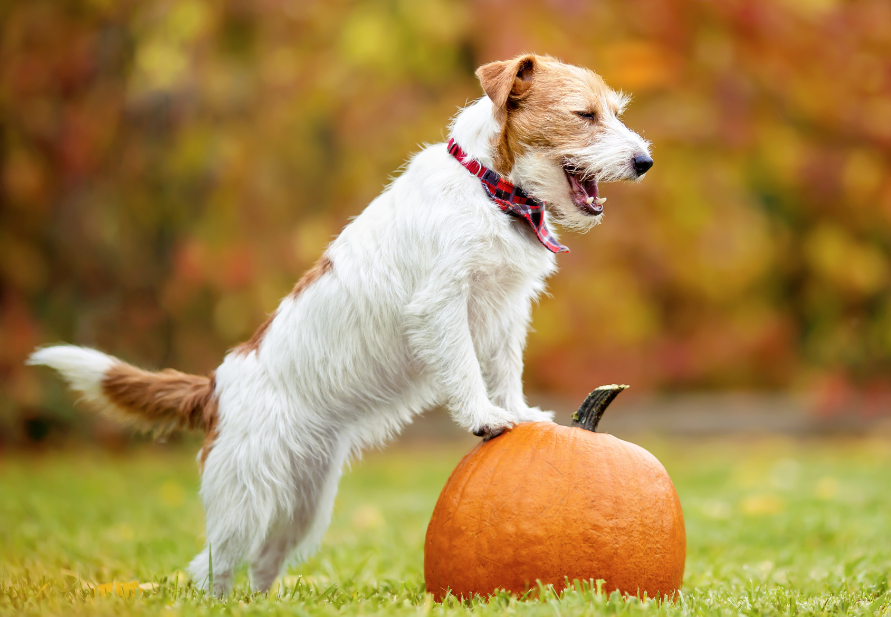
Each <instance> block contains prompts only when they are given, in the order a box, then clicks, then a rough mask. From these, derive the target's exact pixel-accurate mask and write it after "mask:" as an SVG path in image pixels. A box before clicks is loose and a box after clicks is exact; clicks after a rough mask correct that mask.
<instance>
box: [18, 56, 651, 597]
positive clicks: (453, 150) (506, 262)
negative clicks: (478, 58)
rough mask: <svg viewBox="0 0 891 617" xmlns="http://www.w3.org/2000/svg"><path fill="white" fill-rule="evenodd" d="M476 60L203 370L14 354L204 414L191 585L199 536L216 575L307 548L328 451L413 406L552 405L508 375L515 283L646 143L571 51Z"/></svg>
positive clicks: (616, 96)
mask: <svg viewBox="0 0 891 617" xmlns="http://www.w3.org/2000/svg"><path fill="white" fill-rule="evenodd" d="M477 76H478V77H479V79H480V82H481V83H482V87H483V90H484V91H485V93H486V96H484V97H483V98H481V99H479V100H478V101H476V102H475V103H473V104H471V105H469V106H468V107H466V108H465V109H463V110H462V111H461V112H460V113H459V114H458V115H457V116H456V117H455V119H454V121H453V122H452V125H451V131H450V137H451V141H450V142H449V145H448V146H447V145H446V144H435V145H432V146H429V147H427V148H425V149H424V150H422V151H421V152H420V153H418V154H417V155H416V156H414V157H413V158H412V160H411V163H410V164H409V165H408V167H407V168H406V170H405V173H403V174H402V175H401V176H400V177H399V178H398V179H396V180H395V181H394V182H393V183H392V184H391V185H390V186H389V187H387V189H386V190H384V192H383V193H381V195H380V196H379V197H377V198H376V199H375V200H374V201H372V202H371V204H369V206H368V207H367V208H366V209H365V210H364V212H362V214H360V215H359V216H358V217H356V219H355V220H354V221H352V222H351V223H350V224H349V225H348V226H347V227H346V228H345V229H344V230H343V232H342V233H341V234H340V236H339V237H338V238H337V239H336V240H334V241H333V242H332V243H331V245H330V246H329V247H328V249H327V250H326V251H325V253H324V255H322V257H321V259H320V260H319V262H318V263H317V264H316V265H315V267H313V268H312V269H311V270H310V271H309V272H307V274H306V275H305V276H304V277H303V278H302V279H301V280H300V282H298V283H297V285H296V287H295V288H294V290H293V291H292V292H291V294H290V295H288V296H287V297H286V298H285V299H284V300H282V302H281V304H280V305H279V307H278V309H277V310H276V311H275V313H274V314H273V315H272V316H271V317H270V318H269V320H268V321H267V322H266V323H265V324H263V325H262V326H261V327H260V329H259V330H257V333H256V334H255V335H254V336H253V338H252V339H251V340H250V341H248V342H247V343H244V344H242V345H240V346H238V347H236V348H234V349H232V350H231V351H230V352H229V353H228V354H227V355H226V357H225V359H224V360H223V363H222V364H221V365H220V366H219V368H218V369H217V370H216V372H215V373H214V374H212V375H210V376H208V377H198V376H193V375H186V374H184V373H179V372H177V371H173V370H165V371H161V372H147V371H143V370H140V369H138V368H135V367H133V366H131V365H129V364H126V363H124V362H122V361H121V360H118V359H116V358H113V357H110V356H107V355H105V354H103V353H101V352H99V351H95V350H92V349H86V348H83V347H75V346H68V345H63V346H56V347H46V348H43V349H39V350H37V351H35V352H34V354H33V355H32V356H31V358H30V360H29V362H30V363H31V364H41V365H46V366H50V367H52V368H54V369H56V370H58V371H59V372H60V373H61V374H62V375H63V376H64V378H65V379H66V380H67V381H68V382H69V383H70V385H71V387H72V389H74V390H76V391H78V392H81V393H82V394H83V396H84V398H85V399H86V400H87V401H88V402H89V403H92V404H93V405H94V406H98V407H99V408H101V409H102V410H105V411H107V412H109V413H111V414H112V415H114V416H115V417H117V418H120V419H123V420H125V421H130V422H133V423H134V424H137V425H141V426H145V427H153V428H155V429H159V430H172V429H182V428H192V429H203V430H204V431H205V434H206V438H205V442H204V447H203V448H202V450H201V453H200V456H199V460H200V464H201V468H202V484H201V498H202V500H203V502H204V507H205V510H206V515H207V544H206V548H205V549H204V551H203V552H202V553H201V554H199V555H198V556H197V557H196V558H195V559H194V561H193V562H192V564H191V566H190V572H191V574H192V576H193V578H194V580H195V582H196V584H199V585H202V586H204V587H207V586H208V585H209V582H210V581H209V579H210V576H209V571H208V565H209V560H208V556H209V555H208V551H210V550H211V547H212V551H213V554H212V558H213V561H212V563H213V587H214V590H215V591H216V592H218V593H224V592H226V591H227V590H228V589H229V588H230V586H231V584H232V572H233V569H234V568H235V567H236V566H237V565H238V564H239V563H240V562H242V561H243V560H245V559H247V560H249V562H250V574H251V580H252V583H253V585H254V587H255V588H256V589H260V590H265V589H267V588H268V587H269V586H270V585H271V584H272V582H273V581H274V579H275V578H276V576H277V575H278V574H279V573H280V572H281V570H282V567H283V564H284V563H285V561H286V559H287V558H288V557H289V556H293V557H294V558H295V559H296V560H302V559H305V558H306V557H307V556H308V555H310V554H311V553H312V552H313V551H315V550H316V549H317V548H318V546H319V544H320V542H321V539H322V536H323V534H324V533H325V530H326V528H327V527H328V523H329V521H330V518H331V510H332V506H333V503H334V496H335V494H336V492H337V485H338V481H339V479H340V475H341V470H342V468H343V466H344V463H345V462H346V461H347V460H348V459H349V458H350V457H351V456H353V455H356V454H358V453H359V452H360V451H361V450H362V449H364V448H368V447H371V446H379V445H381V444H383V443H384V442H386V441H387V440H388V439H390V438H391V437H393V436H394V435H395V434H397V433H398V432H399V431H400V429H401V428H402V427H403V426H404V425H406V424H407V423H409V422H411V420H412V418H413V417H414V416H415V415H416V414H419V413H421V412H423V411H424V410H425V409H428V408H431V407H433V406H436V405H443V406H445V407H447V408H448V409H449V410H450V411H451V413H452V416H453V417H454V419H455V421H456V422H457V423H458V424H460V425H461V426H462V427H464V428H465V429H467V430H468V431H472V432H473V433H474V434H475V435H479V436H483V437H484V438H491V437H494V436H496V435H498V434H499V433H501V432H502V431H503V430H505V429H506V428H509V427H511V426H513V425H515V424H517V423H519V422H531V421H542V420H550V419H551V417H552V414H551V413H549V412H545V411H541V410H539V409H537V408H534V407H529V406H528V405H527V404H526V401H525V398H524V395H523V384H522V373H523V348H524V345H525V341H526V333H527V330H528V327H529V318H530V310H531V305H532V301H533V300H534V299H535V298H536V296H538V294H540V293H541V292H542V290H543V289H544V286H545V279H546V278H547V277H548V276H549V275H550V274H552V273H553V272H554V271H555V270H556V257H555V253H557V252H561V251H563V250H566V249H565V247H563V246H562V245H561V244H559V242H558V241H557V239H556V237H555V236H554V235H553V234H552V232H551V231H550V229H549V227H548V226H549V224H550V223H551V221H553V220H556V221H557V222H559V223H560V225H562V226H563V227H569V228H573V229H577V230H587V229H589V228H591V227H592V226H594V225H596V224H597V223H599V222H600V220H601V218H602V212H603V202H604V201H606V199H605V198H603V197H600V195H599V193H598V182H601V181H615V180H634V179H638V178H640V177H641V176H642V175H643V174H644V173H646V171H647V170H648V169H649V168H650V167H651V166H652V164H653V161H652V159H651V158H650V156H649V150H648V143H647V142H646V141H645V140H643V139H642V138H641V137H640V136H638V135H637V134H636V133H634V132H633V131H631V130H629V129H628V128H627V127H626V126H625V125H624V124H623V123H622V122H621V120H619V117H620V115H621V113H622V109H623V107H624V106H625V104H626V103H627V101H628V99H627V97H625V96H624V95H622V94H620V93H616V92H614V91H613V90H611V89H610V88H608V87H607V86H606V84H605V83H604V82H603V80H602V79H601V78H600V77H598V76H597V75H596V74H594V73H593V72H591V71H589V70H587V69H583V68H579V67H575V66H570V65H567V64H563V63H561V62H558V61H557V60H554V59H553V58H549V57H542V56H536V55H523V56H520V57H517V58H514V59H513V60H508V61H506V62H493V63H491V64H486V65H484V66H482V67H480V68H479V70H478V71H477Z"/></svg>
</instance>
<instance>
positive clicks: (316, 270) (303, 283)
mask: <svg viewBox="0 0 891 617" xmlns="http://www.w3.org/2000/svg"><path fill="white" fill-rule="evenodd" d="M333 267H334V264H332V263H331V259H330V258H329V257H328V254H327V253H323V254H322V256H321V257H320V258H319V260H318V261H317V262H316V265H314V266H313V267H312V268H310V269H309V270H307V271H306V273H304V275H303V276H301V277H300V280H299V281H297V284H296V285H294V289H292V290H291V293H290V294H288V297H290V298H296V297H297V296H299V295H300V293H301V292H302V291H303V290H304V289H306V288H307V287H309V286H310V285H312V284H313V283H315V282H316V281H317V280H319V279H320V278H322V276H323V275H325V274H327V273H328V272H330V271H331V268H333Z"/></svg>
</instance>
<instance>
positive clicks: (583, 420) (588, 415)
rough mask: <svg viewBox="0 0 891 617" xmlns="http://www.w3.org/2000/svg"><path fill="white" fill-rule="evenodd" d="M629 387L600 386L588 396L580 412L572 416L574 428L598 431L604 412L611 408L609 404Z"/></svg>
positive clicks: (615, 385)
mask: <svg viewBox="0 0 891 617" xmlns="http://www.w3.org/2000/svg"><path fill="white" fill-rule="evenodd" d="M626 388H628V386H620V385H617V384H612V385H609V386H600V387H599V388H597V389H596V390H594V391H593V392H592V393H591V394H589V395H588V398H586V399H585V402H584V403H582V406H581V407H579V410H578V411H577V412H575V413H574V414H572V426H578V427H579V428H583V429H585V430H586V431H591V432H592V433H594V432H596V431H597V425H598V424H599V423H600V418H602V417H603V412H604V411H606V408H607V407H609V404H610V403H612V402H613V400H615V398H616V397H617V396H619V392H621V391H622V390H625V389H626Z"/></svg>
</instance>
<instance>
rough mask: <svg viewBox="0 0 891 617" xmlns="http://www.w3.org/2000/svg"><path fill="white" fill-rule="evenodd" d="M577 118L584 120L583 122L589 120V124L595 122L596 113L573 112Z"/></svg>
mask: <svg viewBox="0 0 891 617" xmlns="http://www.w3.org/2000/svg"><path fill="white" fill-rule="evenodd" d="M574 113H575V115H577V116H578V117H579V118H584V119H585V120H590V121H591V122H596V121H597V112H594V111H576V112H574Z"/></svg>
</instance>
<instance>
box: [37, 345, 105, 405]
mask: <svg viewBox="0 0 891 617" xmlns="http://www.w3.org/2000/svg"><path fill="white" fill-rule="evenodd" d="M119 362H120V360H118V359H117V358H113V357H111V356H109V355H107V354H104V353H102V352H101V351H96V350H95V349H90V348H88V347H78V346H77V345H57V346H55V347H44V348H42V349H38V350H36V351H35V352H34V353H32V354H31V356H30V357H29V358H28V359H27V361H26V364H30V365H40V366H48V367H50V368H53V369H56V370H57V371H59V373H61V374H62V377H64V378H65V381H67V382H68V385H69V386H71V389H72V390H75V391H77V392H80V393H81V394H83V399H84V400H85V401H87V402H88V403H90V404H92V405H95V406H98V407H101V408H104V407H108V406H110V405H111V403H110V402H109V401H108V400H107V399H106V398H105V397H104V396H103V394H102V388H101V385H100V384H101V382H102V378H103V377H104V376H105V373H106V372H107V371H108V369H110V368H111V367H113V366H114V365H115V364H118V363H119Z"/></svg>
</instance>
